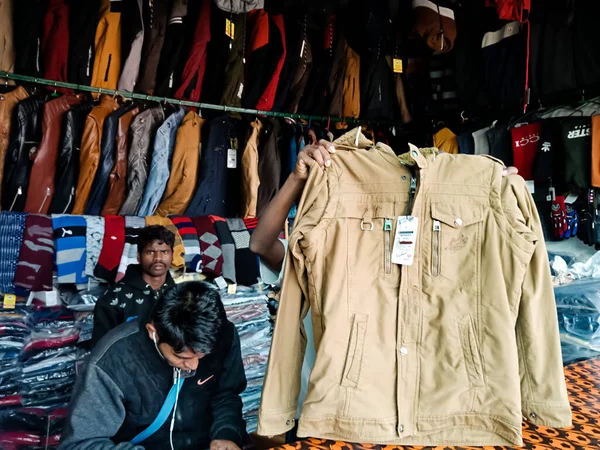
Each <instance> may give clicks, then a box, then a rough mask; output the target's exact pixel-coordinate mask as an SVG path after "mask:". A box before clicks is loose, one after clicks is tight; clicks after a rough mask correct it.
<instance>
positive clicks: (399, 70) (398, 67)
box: [394, 58, 403, 73]
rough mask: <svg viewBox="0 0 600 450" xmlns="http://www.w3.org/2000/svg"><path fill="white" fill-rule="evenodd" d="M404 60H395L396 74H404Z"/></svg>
mask: <svg viewBox="0 0 600 450" xmlns="http://www.w3.org/2000/svg"><path fill="white" fill-rule="evenodd" d="M402 72H403V67H402V60H401V59H399V58H394V73H402Z"/></svg>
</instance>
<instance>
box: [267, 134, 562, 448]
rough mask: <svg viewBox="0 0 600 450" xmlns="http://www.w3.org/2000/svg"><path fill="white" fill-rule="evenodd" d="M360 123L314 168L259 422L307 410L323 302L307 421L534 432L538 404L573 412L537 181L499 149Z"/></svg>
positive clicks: (486, 440) (363, 436) (389, 435)
mask: <svg viewBox="0 0 600 450" xmlns="http://www.w3.org/2000/svg"><path fill="white" fill-rule="evenodd" d="M357 132H358V130H353V131H350V132H349V133H347V134H345V135H344V136H342V137H341V138H339V139H338V140H336V141H335V145H336V150H337V152H336V154H335V155H333V157H332V161H333V163H332V165H331V166H330V167H328V168H325V169H321V168H319V167H318V166H317V164H312V166H311V168H310V171H309V177H308V180H307V183H306V187H305V189H304V193H303V195H302V198H301V200H300V204H299V206H298V215H297V217H296V220H295V223H294V230H293V232H292V235H291V236H290V240H289V249H288V259H287V261H286V264H285V269H284V275H283V286H282V291H281V299H282V301H281V303H280V305H279V310H278V312H277V321H276V323H275V331H274V334H273V343H272V346H271V354H270V356H269V363H268V366H267V373H266V377H265V382H264V386H263V394H262V401H261V405H260V409H259V417H258V433H259V434H260V435H268V436H272V435H277V434H279V433H282V432H285V431H287V430H289V429H290V428H292V427H293V426H294V422H295V420H294V418H295V414H296V410H297V408H296V407H297V398H298V394H299V391H300V372H301V367H302V360H303V357H304V347H305V342H306V339H305V333H304V329H303V328H304V327H303V324H302V321H303V319H304V317H305V316H306V314H307V312H308V309H309V307H310V309H311V311H312V314H313V323H314V324H316V326H315V327H314V329H313V334H314V338H315V339H314V340H315V342H314V344H315V348H316V349H317V358H316V361H315V363H314V367H313V368H312V372H311V380H310V383H309V387H308V392H307V395H306V400H305V401H304V405H303V408H302V413H301V416H300V420H299V423H298V431H297V434H298V437H305V436H313V437H316V438H327V439H335V440H344V441H350V440H354V441H358V442H380V443H382V444H390V445H425V446H438V445H441V446H443V445H457V446H479V445H482V444H485V445H490V446H494V445H497V446H503V445H516V446H519V445H522V419H523V417H525V418H526V420H527V421H528V422H530V423H532V424H534V425H537V426H551V427H567V426H570V425H571V409H570V405H569V399H568V396H567V390H566V386H565V378H564V373H563V367H562V359H561V352H560V338H559V331H558V324H557V317H556V304H555V302H554V293H553V288H552V279H551V275H550V269H549V266H548V256H547V253H546V248H545V244H544V240H543V235H542V230H541V226H540V219H539V217H538V214H537V210H536V208H535V204H534V201H533V198H532V197H531V194H530V193H529V190H528V188H527V186H526V183H525V181H524V180H523V179H522V178H521V177H518V176H510V177H503V176H502V171H503V169H504V166H503V165H502V164H501V163H500V162H498V161H497V160H494V159H492V158H490V157H486V156H477V157H475V156H465V155H449V154H445V153H439V152H438V151H437V149H425V150H427V152H425V150H422V151H420V150H419V149H417V148H416V147H414V148H413V149H412V150H411V152H410V153H409V154H405V155H402V156H401V157H400V158H397V157H396V155H394V153H393V151H392V149H391V148H389V147H387V146H386V145H385V144H377V145H376V146H373V144H372V142H370V141H368V140H367V139H366V138H365V137H364V136H362V135H361V134H359V135H358V145H355V142H356V140H355V139H356V135H357ZM411 184H412V186H413V188H412V189H411ZM411 192H412V194H411ZM409 204H410V205H411V206H409ZM407 214H411V216H412V217H414V219H413V220H415V225H414V226H413V227H414V230H415V231H414V233H410V234H405V236H411V234H412V236H413V238H414V239H415V242H416V247H415V248H414V249H412V250H410V249H407V252H408V253H409V254H410V255H412V256H413V258H414V261H413V262H412V264H411V265H402V266H401V265H398V264H394V263H393V262H392V258H393V256H392V255H393V254H395V253H396V252H395V251H393V247H394V241H395V240H396V239H395V238H394V236H396V235H397V234H395V232H394V231H395V230H396V232H397V233H398V231H397V228H398V226H397V223H398V221H397V220H396V219H397V217H398V216H401V217H400V218H401V219H402V216H405V215H407ZM417 221H418V222H417ZM410 222H411V219H408V218H406V217H404V219H403V221H402V222H401V224H402V225H403V226H404V224H405V223H409V224H410ZM398 238H399V239H402V238H401V235H400V234H398ZM400 242H401V243H402V244H404V242H403V241H400ZM404 245H406V244H404ZM400 253H401V254H402V253H403V252H402V251H400ZM404 254H406V253H404ZM515 286H518V289H516V290H515V289H514V287H515ZM284 355H285V356H284ZM390 392H394V393H395V395H390ZM357 423H358V424H361V425H360V426H359V427H357Z"/></svg>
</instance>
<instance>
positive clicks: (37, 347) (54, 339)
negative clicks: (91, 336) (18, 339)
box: [22, 326, 79, 361]
mask: <svg viewBox="0 0 600 450" xmlns="http://www.w3.org/2000/svg"><path fill="white" fill-rule="evenodd" d="M78 340H79V330H78V329H77V328H76V327H73V326H72V327H70V328H66V329H63V330H61V331H59V332H53V333H46V332H35V333H32V334H31V336H30V337H29V340H28V341H27V343H26V344H25V347H24V348H23V356H22V358H23V360H24V361H26V360H28V359H29V358H31V357H33V356H35V355H37V354H38V353H40V352H43V351H45V350H50V349H56V348H61V347H67V346H72V345H75V344H76V343H77V341H78Z"/></svg>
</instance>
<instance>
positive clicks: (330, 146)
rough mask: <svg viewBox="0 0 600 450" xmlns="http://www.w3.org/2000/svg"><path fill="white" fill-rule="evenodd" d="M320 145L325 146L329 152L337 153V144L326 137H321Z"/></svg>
mask: <svg viewBox="0 0 600 450" xmlns="http://www.w3.org/2000/svg"><path fill="white" fill-rule="evenodd" d="M318 145H319V146H321V147H323V148H324V149H325V151H326V152H327V153H335V145H333V144H332V143H331V142H329V141H326V140H325V139H321V140H320V141H319V144H318Z"/></svg>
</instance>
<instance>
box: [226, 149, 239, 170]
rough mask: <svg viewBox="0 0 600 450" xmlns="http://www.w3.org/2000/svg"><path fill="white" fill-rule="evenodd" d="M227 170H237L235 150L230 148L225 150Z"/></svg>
mask: <svg viewBox="0 0 600 450" xmlns="http://www.w3.org/2000/svg"><path fill="white" fill-rule="evenodd" d="M227 168H228V169H235V168H237V150H235V149H233V148H230V149H228V150H227Z"/></svg>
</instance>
